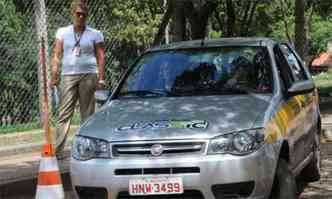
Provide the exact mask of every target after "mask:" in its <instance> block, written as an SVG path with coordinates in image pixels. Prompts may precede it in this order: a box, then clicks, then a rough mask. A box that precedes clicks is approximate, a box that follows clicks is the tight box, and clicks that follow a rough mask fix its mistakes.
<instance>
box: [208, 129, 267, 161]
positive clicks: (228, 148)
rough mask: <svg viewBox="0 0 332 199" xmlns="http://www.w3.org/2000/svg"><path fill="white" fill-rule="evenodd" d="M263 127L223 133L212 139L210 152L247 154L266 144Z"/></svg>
mask: <svg viewBox="0 0 332 199" xmlns="http://www.w3.org/2000/svg"><path fill="white" fill-rule="evenodd" d="M262 131H263V129H252V130H246V131H240V132H235V133H230V134H226V135H221V136H218V137H215V138H213V139H211V140H210V144H209V148H208V154H209V155H210V154H226V153H228V154H233V155H246V154H249V153H252V152H254V151H257V150H258V149H259V148H260V147H261V146H262V145H263V144H264V134H263V132H262Z"/></svg>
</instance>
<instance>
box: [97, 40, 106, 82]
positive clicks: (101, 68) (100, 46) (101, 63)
mask: <svg viewBox="0 0 332 199" xmlns="http://www.w3.org/2000/svg"><path fill="white" fill-rule="evenodd" d="M95 51H96V59H97V65H98V73H99V75H98V77H99V87H101V86H102V87H105V83H103V82H104V81H105V49H104V43H97V44H95ZM102 84H104V85H102Z"/></svg>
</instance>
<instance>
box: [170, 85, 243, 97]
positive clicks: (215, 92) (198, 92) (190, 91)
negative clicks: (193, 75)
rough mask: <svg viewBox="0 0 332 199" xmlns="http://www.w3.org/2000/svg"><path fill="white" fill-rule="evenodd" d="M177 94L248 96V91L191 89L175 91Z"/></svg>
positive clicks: (239, 89)
mask: <svg viewBox="0 0 332 199" xmlns="http://www.w3.org/2000/svg"><path fill="white" fill-rule="evenodd" d="M176 91H177V93H179V94H182V95H195V96H199V95H218V94H248V93H249V91H248V90H246V89H244V88H238V87H221V88H216V87H214V88H193V89H188V90H185V89H183V90H181V89H177V90H176Z"/></svg>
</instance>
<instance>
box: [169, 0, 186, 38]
mask: <svg viewBox="0 0 332 199" xmlns="http://www.w3.org/2000/svg"><path fill="white" fill-rule="evenodd" d="M185 27H186V19H185V15H184V5H183V2H182V1H176V4H175V8H174V14H173V16H172V22H171V33H172V37H171V40H172V41H173V42H177V41H183V40H185V38H186V28H185Z"/></svg>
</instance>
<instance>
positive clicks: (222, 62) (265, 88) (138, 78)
mask: <svg viewBox="0 0 332 199" xmlns="http://www.w3.org/2000/svg"><path fill="white" fill-rule="evenodd" d="M271 92H272V75H271V64H270V58H269V56H268V51H267V49H266V48H265V47H252V46H246V47H220V48H200V49H181V50H167V51H157V52H150V53H147V54H145V55H143V56H142V57H141V58H140V60H139V61H138V62H137V63H136V64H135V65H134V66H133V68H132V69H131V71H130V72H129V75H128V76H127V78H126V80H125V82H124V83H123V84H122V86H121V89H120V91H119V97H161V96H193V95H195V96H197V95H225V94H248V93H271Z"/></svg>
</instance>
